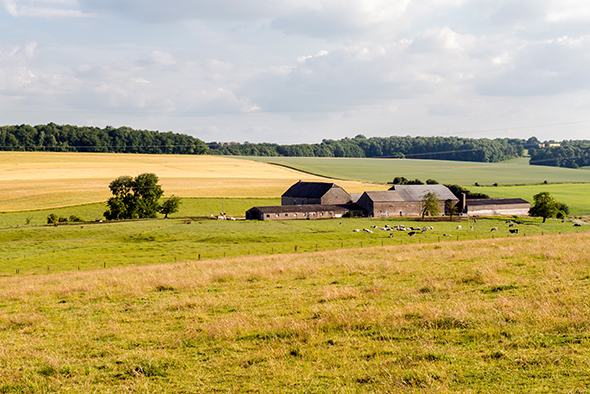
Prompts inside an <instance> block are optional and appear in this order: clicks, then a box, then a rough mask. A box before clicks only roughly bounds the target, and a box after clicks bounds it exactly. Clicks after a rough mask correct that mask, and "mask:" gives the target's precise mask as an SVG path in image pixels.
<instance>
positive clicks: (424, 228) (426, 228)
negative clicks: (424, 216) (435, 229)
mask: <svg viewBox="0 0 590 394" xmlns="http://www.w3.org/2000/svg"><path fill="white" fill-rule="evenodd" d="M428 230H430V229H429V228H428V227H422V232H423V233H425V232H426V231H428Z"/></svg>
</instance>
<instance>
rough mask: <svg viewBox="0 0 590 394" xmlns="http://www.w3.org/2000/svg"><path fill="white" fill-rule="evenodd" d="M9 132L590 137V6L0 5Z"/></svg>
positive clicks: (437, 1) (22, 1) (262, 137)
mask: <svg viewBox="0 0 590 394" xmlns="http://www.w3.org/2000/svg"><path fill="white" fill-rule="evenodd" d="M0 1H2V2H3V4H2V8H1V10H0V29H1V32H0V116H1V121H0V124H3V125H7V124H22V123H27V124H41V123H49V122H54V123H58V124H76V125H94V126H100V127H104V126H106V125H112V126H115V127H118V126H130V127H133V128H142V129H150V130H160V131H174V132H181V133H187V134H191V135H193V136H196V137H199V138H201V139H203V140H205V141H240V142H242V141H251V142H262V141H269V142H280V143H297V142H319V141H321V140H322V139H324V138H333V139H339V138H342V137H346V136H348V137H353V136H355V135H357V134H364V135H366V136H367V137H369V136H390V135H412V136H418V135H421V136H431V135H441V136H450V135H455V136H461V137H472V138H480V137H489V138H495V137H520V138H528V137H530V136H533V135H534V136H537V137H538V138H539V139H541V140H546V139H556V140H562V139H590V132H588V131H589V130H590V94H589V93H590V3H589V2H588V1H587V0H215V1H212V0H209V1H204V0H167V1H163V0H0Z"/></svg>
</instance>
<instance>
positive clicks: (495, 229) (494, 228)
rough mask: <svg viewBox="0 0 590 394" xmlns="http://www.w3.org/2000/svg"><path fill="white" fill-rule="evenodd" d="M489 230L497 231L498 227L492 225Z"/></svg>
mask: <svg viewBox="0 0 590 394" xmlns="http://www.w3.org/2000/svg"><path fill="white" fill-rule="evenodd" d="M490 231H498V227H492V229H491V230H490Z"/></svg>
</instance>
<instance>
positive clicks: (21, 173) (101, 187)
mask: <svg viewBox="0 0 590 394" xmlns="http://www.w3.org/2000/svg"><path fill="white" fill-rule="evenodd" d="M144 172H153V173H155V174H156V175H158V176H159V177H160V183H161V185H162V188H163V189H164V191H165V195H166V196H169V195H171V194H175V195H177V196H180V197H250V198H264V197H279V196H280V195H281V194H282V193H283V192H284V191H285V190H286V189H287V188H288V187H289V186H290V185H292V184H293V183H294V182H297V181H298V180H299V179H302V180H306V181H326V178H321V177H319V176H314V175H308V174H305V173H301V172H298V171H295V170H291V169H288V168H283V167H279V166H274V165H270V164H267V163H261V162H254V161H248V160H238V159H232V158H227V157H219V156H189V155H137V154H106V153H46V152H0V212H9V211H23V210H35V209H44V208H57V207H64V206H73V205H81V204H87V203H93V202H101V201H106V200H107V199H108V198H109V197H110V192H109V189H108V184H109V183H110V182H111V181H112V180H113V179H115V178H117V177H118V176H120V175H131V176H136V175H138V174H141V173H144ZM338 184H339V185H341V186H343V187H344V188H345V189H346V190H347V191H349V192H350V193H358V192H361V191H363V190H370V189H372V190H378V189H384V188H385V186H383V185H374V184H369V183H361V182H349V181H338Z"/></svg>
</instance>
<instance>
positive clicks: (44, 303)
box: [0, 221, 590, 393]
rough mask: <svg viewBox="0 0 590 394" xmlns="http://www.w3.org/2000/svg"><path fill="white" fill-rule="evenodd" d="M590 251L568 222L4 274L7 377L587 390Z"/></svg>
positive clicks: (203, 389)
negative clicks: (473, 234)
mask: <svg viewBox="0 0 590 394" xmlns="http://www.w3.org/2000/svg"><path fill="white" fill-rule="evenodd" d="M353 223H354V221H353ZM224 224H225V225H233V224H235V223H224ZM258 224H261V223H258ZM193 225H194V224H193ZM193 225H191V226H193ZM273 225H280V223H275V224H273ZM315 225H323V224H320V223H319V222H316V223H315V224H314V226H315ZM273 228H274V227H273ZM53 230H59V231H62V230H63V231H65V230H66V229H61V228H58V229H53ZM589 255H590V238H589V236H588V234H583V235H581V234H580V235H578V234H572V235H565V236H564V235H562V236H545V237H528V236H527V237H520V238H512V239H494V240H484V241H482V240H479V241H466V242H449V243H435V244H427V245H426V244H422V245H404V246H391V247H377V248H363V249H357V250H355V251H354V252H352V251H350V250H343V251H330V252H320V253H306V254H290V255H280V256H279V255H275V256H266V257H249V258H238V259H226V260H215V261H200V262H199V261H187V262H183V263H180V264H168V265H160V266H152V267H130V268H114V269H105V270H101V271H98V270H94V271H87V272H68V273H61V274H52V275H44V276H28V277H13V278H0V365H1V366H2V368H0V392H2V393H50V392H68V393H105V392H108V393H128V392H139V393H148V392H150V393H164V392H165V393H219V392H224V393H244V392H253V393H300V392H305V393H381V392H389V393H433V392H437V393H498V392H506V393H516V392H526V393H572V392H577V393H584V392H588V387H590V323H589V321H588V316H589V315H590V303H589V302H588V290H589V289H590V267H589V265H588V256H589Z"/></svg>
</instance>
